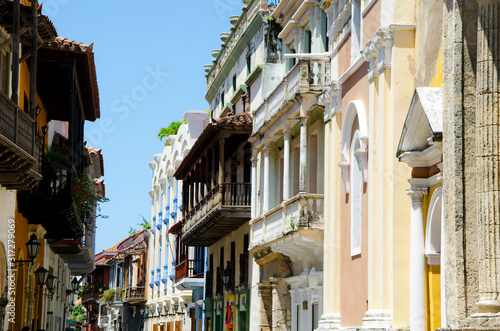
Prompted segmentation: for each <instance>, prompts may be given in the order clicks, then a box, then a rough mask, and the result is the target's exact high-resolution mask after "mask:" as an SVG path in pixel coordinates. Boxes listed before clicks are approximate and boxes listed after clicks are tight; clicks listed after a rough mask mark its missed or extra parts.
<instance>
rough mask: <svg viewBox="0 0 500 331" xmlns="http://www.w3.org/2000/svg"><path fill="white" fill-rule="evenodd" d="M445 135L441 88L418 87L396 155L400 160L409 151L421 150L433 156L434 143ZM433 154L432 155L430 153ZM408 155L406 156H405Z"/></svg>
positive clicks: (402, 159)
mask: <svg viewBox="0 0 500 331" xmlns="http://www.w3.org/2000/svg"><path fill="white" fill-rule="evenodd" d="M442 135H443V93H442V89H441V88H434V87H418V88H416V89H415V93H414V94H413V98H412V100H411V104H410V109H409V110H408V114H407V116H406V120H405V124H404V126H403V132H402V133H401V138H400V140H399V145H398V149H397V152H396V156H397V157H398V158H399V159H400V161H404V159H405V158H407V155H408V153H413V155H414V154H415V153H414V152H421V153H422V156H425V155H427V156H428V157H429V158H433V157H432V154H433V153H435V151H434V149H432V148H431V149H429V148H430V147H431V146H433V143H435V142H440V141H441V140H442ZM429 154H431V155H429ZM405 155H406V156H405Z"/></svg>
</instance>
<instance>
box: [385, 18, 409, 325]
mask: <svg viewBox="0 0 500 331" xmlns="http://www.w3.org/2000/svg"><path fill="white" fill-rule="evenodd" d="M411 10H412V9H411V8H408V11H409V12H411ZM403 12H404V11H403ZM394 44H395V47H394V51H393V66H392V70H391V71H392V73H391V75H392V77H391V80H392V85H393V86H394V87H397V88H393V89H392V90H391V96H390V98H391V108H390V111H391V114H392V123H393V124H392V127H393V129H392V130H391V133H390V136H389V137H388V140H389V142H390V150H389V151H388V153H387V155H388V156H389V157H391V159H390V160H391V165H390V166H391V168H392V171H391V172H392V178H393V180H392V190H391V197H392V198H391V199H392V207H391V211H392V212H391V215H390V224H391V227H390V229H389V231H390V232H389V238H390V240H388V241H387V242H388V244H389V245H391V246H390V251H392V254H391V256H390V261H392V262H391V265H390V268H391V270H392V272H391V273H392V274H393V277H392V278H393V280H392V282H391V284H390V287H389V288H388V289H387V291H388V292H389V293H390V294H391V296H390V297H391V302H389V304H390V306H391V307H392V309H393V311H392V315H393V326H394V327H407V326H408V325H409V288H410V284H409V278H410V275H409V268H410V266H409V258H408V256H409V242H410V222H409V220H410V211H411V209H410V206H411V201H410V198H409V196H407V195H406V194H405V192H406V189H407V188H408V187H409V184H408V178H409V177H410V169H409V167H407V166H406V165H405V164H402V163H401V162H399V161H398V160H397V158H396V157H395V155H396V149H397V145H398V142H399V136H400V134H401V131H402V128H403V125H404V121H405V118H406V112H407V109H408V106H409V104H410V100H411V97H412V95H413V90H414V84H413V80H412V77H413V75H414V68H413V62H414V61H413V58H414V56H415V55H414V48H413V47H414V45H415V39H414V31H395V32H394ZM401 220H408V221H407V222H401ZM402 243H407V245H408V246H407V247H405V248H403V249H401V244H402ZM386 304H387V303H386Z"/></svg>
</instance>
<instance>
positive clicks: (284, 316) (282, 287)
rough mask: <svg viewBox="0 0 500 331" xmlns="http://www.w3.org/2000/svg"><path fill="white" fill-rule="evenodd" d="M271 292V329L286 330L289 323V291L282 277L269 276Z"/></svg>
mask: <svg viewBox="0 0 500 331" xmlns="http://www.w3.org/2000/svg"><path fill="white" fill-rule="evenodd" d="M270 281H271V287H272V293H273V331H278V330H279V331H288V330H290V323H289V320H288V310H290V308H291V307H290V305H291V301H290V293H289V292H288V285H287V284H286V282H285V279H284V278H270Z"/></svg>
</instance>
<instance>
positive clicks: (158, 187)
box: [153, 184, 160, 193]
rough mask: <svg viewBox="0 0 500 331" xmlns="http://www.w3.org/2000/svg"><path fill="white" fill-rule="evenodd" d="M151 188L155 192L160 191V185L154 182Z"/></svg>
mask: <svg viewBox="0 0 500 331" xmlns="http://www.w3.org/2000/svg"><path fill="white" fill-rule="evenodd" d="M153 190H155V192H156V193H158V192H160V185H158V184H154V185H153Z"/></svg>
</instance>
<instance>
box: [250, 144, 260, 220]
mask: <svg viewBox="0 0 500 331" xmlns="http://www.w3.org/2000/svg"><path fill="white" fill-rule="evenodd" d="M258 161H259V159H258V158H257V156H256V155H255V154H254V155H253V157H252V201H251V216H250V217H251V219H254V218H255V217H256V216H257V183H258V179H257V162H258Z"/></svg>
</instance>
